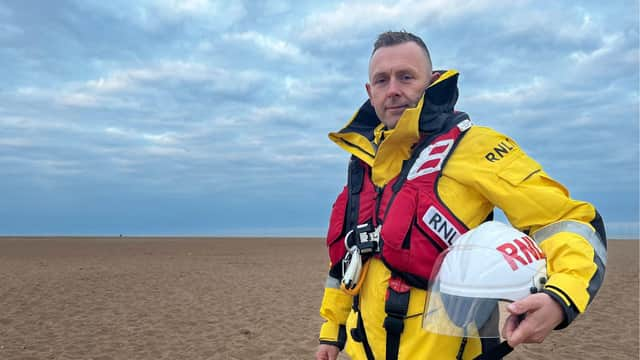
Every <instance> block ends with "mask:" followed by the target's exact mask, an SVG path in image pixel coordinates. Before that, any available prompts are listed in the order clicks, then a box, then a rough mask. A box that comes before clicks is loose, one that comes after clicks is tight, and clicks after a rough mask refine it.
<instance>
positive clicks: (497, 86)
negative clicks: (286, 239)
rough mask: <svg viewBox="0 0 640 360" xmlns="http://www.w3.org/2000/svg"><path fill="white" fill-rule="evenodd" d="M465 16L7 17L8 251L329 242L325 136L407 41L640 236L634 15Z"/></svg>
mask: <svg viewBox="0 0 640 360" xmlns="http://www.w3.org/2000/svg"><path fill="white" fill-rule="evenodd" d="M462 4H463V2H450V1H449V2H439V1H435V2H433V1H430V2H424V1H423V2H417V1H399V2H398V1H396V2H380V3H375V4H373V3H371V2H363V1H355V2H354V1H350V2H331V1H330V2H323V3H322V4H314V5H309V4H302V3H298V2H287V1H265V2H250V1H245V2H242V1H236V2H223V1H204V0H198V1H196V0H193V1H182V2H177V1H169V0H166V1H140V2H136V3H135V5H131V3H130V2H125V1H115V2H109V3H104V2H100V1H70V0H69V1H58V2H44V3H43V2H33V1H24V2H6V3H0V24H2V25H1V26H0V64H1V65H2V66H1V67H0V75H1V76H2V79H3V84H2V86H1V87H0V175H1V176H0V189H2V190H1V191H2V192H1V194H2V198H3V204H4V206H3V207H2V210H0V234H23V235H29V234H69V235H77V234H105V235H109V234H120V233H124V234H158V235H170V234H186V235H189V234H191V235H230V234H235V235H244V234H252V235H285V236H286V235H290V236H299V235H312V236H319V235H323V233H324V227H325V225H326V223H327V221H328V215H329V209H330V207H331V203H332V201H333V198H334V196H335V195H336V193H337V191H338V190H339V189H340V188H341V187H342V185H343V183H344V181H345V167H346V161H347V156H346V154H344V153H342V152H341V150H339V149H338V148H337V147H336V146H335V145H333V144H332V143H330V141H329V140H328V139H327V137H326V134H327V133H328V132H329V131H333V130H336V129H338V128H340V127H341V126H342V125H343V124H344V123H345V122H346V121H347V120H348V119H349V118H350V116H351V115H352V114H353V112H354V111H355V110H356V109H357V108H358V107H359V106H360V105H361V103H362V102H363V101H364V100H365V99H366V93H365V91H364V83H365V82H366V80H367V61H368V56H369V53H370V51H371V43H372V41H373V40H374V38H375V36H376V35H377V34H378V33H379V32H381V31H384V30H387V29H403V28H404V29H407V30H409V31H412V32H415V33H417V34H420V35H422V36H423V38H424V39H425V40H426V42H427V43H428V45H429V47H430V49H431V52H432V56H433V60H434V65H435V67H436V68H455V69H457V70H459V71H460V72H461V78H460V87H461V88H460V94H461V95H460V100H459V104H458V105H459V106H458V107H459V108H460V109H461V110H464V111H466V112H468V113H470V114H471V116H472V118H473V119H474V121H475V122H476V123H478V124H482V125H486V126H491V127H494V128H496V129H497V130H499V131H501V132H504V133H507V134H509V135H510V136H512V137H513V138H514V139H516V141H518V143H519V144H520V145H521V146H522V147H523V148H524V149H525V150H526V151H527V152H528V153H530V154H531V155H533V156H534V157H535V158H536V160H538V161H539V162H540V163H542V165H543V166H544V167H545V169H546V170H547V172H549V173H550V174H551V175H552V176H554V177H555V178H557V179H558V180H560V181H561V182H562V183H563V184H565V185H566V186H567V187H568V188H569V189H570V190H571V191H572V195H573V196H574V197H576V198H579V199H584V200H588V201H591V202H593V203H594V204H595V205H596V206H597V207H598V208H599V209H600V210H601V212H602V214H603V216H604V218H605V220H606V222H607V226H608V231H609V233H610V234H611V235H612V236H613V237H630V238H637V237H638V236H639V235H638V231H639V228H638V220H639V217H640V215H639V214H640V211H639V205H638V199H639V196H640V194H639V167H638V164H639V161H638V160H639V159H638V152H639V148H638V143H639V141H638V134H639V126H638V116H639V113H638V106H639V104H638V98H639V96H638V95H639V84H638V78H639V73H638V66H639V60H638V58H639V49H638V42H639V36H638V18H637V13H638V4H637V2H631V1H629V2H619V3H616V4H607V5H603V4H600V3H598V2H581V3H580V4H579V5H578V4H574V5H572V4H568V3H564V4H562V3H553V4H546V5H545V6H544V7H539V6H537V5H536V2H533V1H516V2H504V3H502V4H500V5H496V3H495V2H494V1H479V2H474V5H473V6H462ZM364 15H366V18H367V21H360V20H356V17H358V16H364Z"/></svg>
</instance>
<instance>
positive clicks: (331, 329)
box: [320, 321, 347, 351]
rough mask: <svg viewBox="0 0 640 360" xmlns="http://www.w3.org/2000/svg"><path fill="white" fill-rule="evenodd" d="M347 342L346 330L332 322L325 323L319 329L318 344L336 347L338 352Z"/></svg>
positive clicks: (344, 327)
mask: <svg viewBox="0 0 640 360" xmlns="http://www.w3.org/2000/svg"><path fill="white" fill-rule="evenodd" d="M346 342H347V328H346V326H344V325H338V324H336V323H332V322H329V321H327V322H325V323H324V324H322V328H320V344H327V345H333V346H337V347H338V348H339V349H340V351H342V349H344V344H345V343H346Z"/></svg>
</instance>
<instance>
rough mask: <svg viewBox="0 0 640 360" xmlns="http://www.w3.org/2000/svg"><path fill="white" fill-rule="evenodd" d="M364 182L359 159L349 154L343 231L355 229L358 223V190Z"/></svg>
mask: <svg viewBox="0 0 640 360" xmlns="http://www.w3.org/2000/svg"><path fill="white" fill-rule="evenodd" d="M363 183H364V167H363V166H362V164H361V163H360V160H359V159H358V158H357V157H355V156H351V160H350V161H349V171H348V175H347V188H348V189H349V190H348V191H349V192H348V198H347V212H346V214H345V219H344V229H343V231H344V233H345V234H346V233H347V232H349V231H350V230H353V229H355V227H356V225H358V214H359V212H360V196H359V195H360V192H361V191H362V187H363Z"/></svg>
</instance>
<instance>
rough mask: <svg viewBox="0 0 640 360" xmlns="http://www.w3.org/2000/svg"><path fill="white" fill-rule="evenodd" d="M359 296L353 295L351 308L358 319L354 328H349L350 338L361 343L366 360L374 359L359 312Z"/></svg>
mask: <svg viewBox="0 0 640 360" xmlns="http://www.w3.org/2000/svg"><path fill="white" fill-rule="evenodd" d="M359 300H360V296H358V295H355V296H354V297H353V306H352V307H353V310H354V311H355V312H356V313H357V314H358V321H357V324H356V328H355V329H351V338H352V339H353V341H356V342H359V343H362V347H363V348H364V353H365V355H366V356H367V360H375V357H374V356H373V351H371V346H369V341H368V340H367V333H366V331H365V330H364V322H363V321H362V314H361V313H360V307H359Z"/></svg>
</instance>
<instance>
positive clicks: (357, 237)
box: [344, 223, 380, 255]
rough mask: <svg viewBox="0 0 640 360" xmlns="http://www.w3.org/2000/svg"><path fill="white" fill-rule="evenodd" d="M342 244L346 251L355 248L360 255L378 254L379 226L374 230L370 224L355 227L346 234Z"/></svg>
mask: <svg viewBox="0 0 640 360" xmlns="http://www.w3.org/2000/svg"><path fill="white" fill-rule="evenodd" d="M344 242H345V245H346V247H347V249H350V248H352V247H354V246H356V247H357V248H358V249H359V250H360V254H362V255H367V254H375V253H378V252H380V246H379V244H380V226H378V227H376V228H374V227H373V224H371V223H365V224H360V225H357V226H356V228H355V229H353V230H351V231H349V232H348V233H347V235H346V236H345V239H344Z"/></svg>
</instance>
